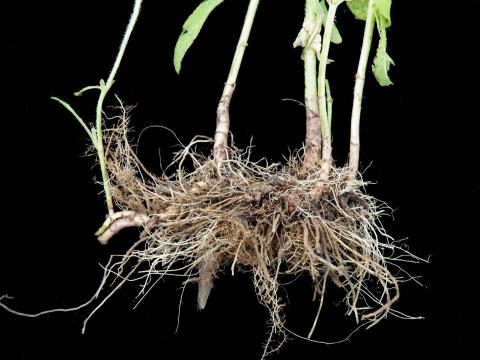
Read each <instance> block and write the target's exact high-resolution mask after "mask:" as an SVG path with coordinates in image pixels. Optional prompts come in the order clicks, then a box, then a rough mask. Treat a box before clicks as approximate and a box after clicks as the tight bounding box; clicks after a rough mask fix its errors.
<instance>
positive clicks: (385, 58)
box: [372, 0, 395, 86]
mask: <svg viewBox="0 0 480 360" xmlns="http://www.w3.org/2000/svg"><path fill="white" fill-rule="evenodd" d="M391 5H392V0H375V2H374V12H375V22H376V24H377V29H378V32H379V34H380V40H379V42H378V48H377V53H376V55H375V59H374V60H373V66H372V70H373V74H374V75H375V78H376V79H377V81H378V83H379V84H380V85H381V86H388V85H392V84H393V82H392V81H391V80H390V77H389V76H388V71H389V70H390V66H391V65H395V63H394V62H393V60H392V58H391V57H390V56H389V55H388V53H387V28H388V27H390V25H392V19H391V16H390V9H391Z"/></svg>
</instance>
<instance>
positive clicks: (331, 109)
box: [325, 80, 333, 131]
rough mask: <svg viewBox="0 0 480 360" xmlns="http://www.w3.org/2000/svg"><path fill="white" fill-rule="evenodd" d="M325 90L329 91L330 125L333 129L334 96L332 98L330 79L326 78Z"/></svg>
mask: <svg viewBox="0 0 480 360" xmlns="http://www.w3.org/2000/svg"><path fill="white" fill-rule="evenodd" d="M325 90H326V91H327V112H328V126H329V128H330V129H331V128H332V111H333V98H332V93H331V91H330V83H329V82H328V80H325ZM330 131H331V130H330Z"/></svg>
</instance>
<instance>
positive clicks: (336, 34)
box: [320, 0, 342, 44]
mask: <svg viewBox="0 0 480 360" xmlns="http://www.w3.org/2000/svg"><path fill="white" fill-rule="evenodd" d="M320 8H321V12H322V16H323V17H322V20H323V25H324V26H325V23H326V22H327V12H328V10H327V5H326V4H325V0H322V1H321V2H320ZM330 41H331V42H332V43H334V44H341V43H342V36H341V35H340V31H338V28H337V26H336V25H335V24H334V25H333V30H332V38H331V40H330Z"/></svg>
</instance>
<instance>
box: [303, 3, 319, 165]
mask: <svg viewBox="0 0 480 360" xmlns="http://www.w3.org/2000/svg"><path fill="white" fill-rule="evenodd" d="M321 16H322V14H317V13H316V12H315V8H314V6H313V4H312V3H311V1H309V0H307V2H306V6H305V20H304V23H303V24H304V25H303V30H305V32H306V33H307V35H309V39H308V42H307V43H306V44H305V49H304V51H303V61H304V74H305V109H306V118H307V119H306V120H307V121H306V136H305V153H304V156H303V166H304V168H305V169H309V168H311V167H312V166H314V165H315V164H317V163H319V161H320V152H321V149H322V135H321V132H320V123H319V121H320V118H319V107H318V106H319V105H318V89H317V52H316V50H315V49H314V47H313V46H312V43H313V41H314V39H315V37H316V35H317V34H318V33H319V32H320V26H321V24H322V22H321V19H317V17H321ZM319 20H320V21H319ZM315 24H319V26H318V29H316V28H317V26H315Z"/></svg>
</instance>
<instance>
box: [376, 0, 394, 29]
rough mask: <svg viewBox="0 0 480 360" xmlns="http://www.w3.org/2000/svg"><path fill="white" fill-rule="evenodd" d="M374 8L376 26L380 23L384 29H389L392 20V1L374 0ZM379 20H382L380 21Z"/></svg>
mask: <svg viewBox="0 0 480 360" xmlns="http://www.w3.org/2000/svg"><path fill="white" fill-rule="evenodd" d="M374 7H375V17H376V19H377V24H378V23H379V22H380V21H382V22H383V25H384V26H385V28H389V27H390V25H392V18H391V16H390V9H391V7H392V0H375V3H374ZM379 18H383V19H382V20H380V19H379Z"/></svg>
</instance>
